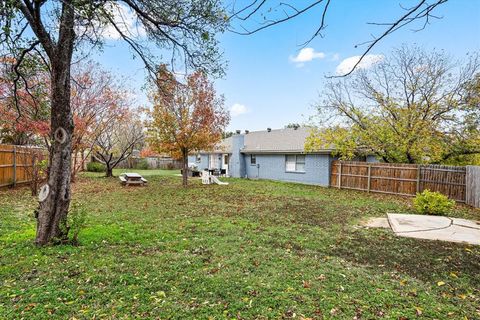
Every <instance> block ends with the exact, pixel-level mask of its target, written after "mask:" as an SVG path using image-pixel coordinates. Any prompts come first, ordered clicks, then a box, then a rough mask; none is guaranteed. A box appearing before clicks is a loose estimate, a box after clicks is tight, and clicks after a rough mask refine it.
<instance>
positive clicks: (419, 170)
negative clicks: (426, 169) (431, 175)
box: [417, 164, 422, 193]
mask: <svg viewBox="0 0 480 320" xmlns="http://www.w3.org/2000/svg"><path fill="white" fill-rule="evenodd" d="M421 171H422V165H420V164H419V165H418V167H417V193H418V192H420V174H421Z"/></svg>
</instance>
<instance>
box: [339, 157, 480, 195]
mask: <svg viewBox="0 0 480 320" xmlns="http://www.w3.org/2000/svg"><path fill="white" fill-rule="evenodd" d="M478 174H479V176H480V173H478ZM466 175H467V173H466V168H465V167H456V166H444V165H417V164H402V163H398V164H397V163H395V164H390V163H367V162H355V161H333V163H332V170H331V177H330V186H332V187H337V188H339V187H341V188H345V189H354V190H362V191H367V192H378V193H386V194H397V195H404V196H414V195H415V194H416V193H417V192H422V191H423V190H425V189H429V190H431V191H438V192H441V193H443V194H445V195H447V196H448V197H449V198H451V199H454V200H456V201H458V202H465V199H466V197H467V194H466V190H467V181H466ZM472 179H475V178H472ZM476 179H477V183H479V187H478V188H479V189H478V192H479V193H480V182H478V179H479V178H478V177H477V178H476Z"/></svg>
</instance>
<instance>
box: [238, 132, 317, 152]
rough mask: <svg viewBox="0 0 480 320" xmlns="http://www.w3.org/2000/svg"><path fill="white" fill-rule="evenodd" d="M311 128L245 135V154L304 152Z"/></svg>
mask: <svg viewBox="0 0 480 320" xmlns="http://www.w3.org/2000/svg"><path fill="white" fill-rule="evenodd" d="M310 131H311V130H310V128H307V127H299V128H297V129H295V128H285V129H276V130H271V131H270V132H269V131H268V130H266V131H254V132H250V133H248V134H245V142H244V143H245V147H244V148H243V149H242V152H244V153H278V152H281V153H288V152H292V153H293V152H304V150H305V141H306V139H307V137H308V136H309V135H310Z"/></svg>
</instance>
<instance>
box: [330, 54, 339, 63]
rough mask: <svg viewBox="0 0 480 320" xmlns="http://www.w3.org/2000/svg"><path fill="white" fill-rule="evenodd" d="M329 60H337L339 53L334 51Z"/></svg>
mask: <svg viewBox="0 0 480 320" xmlns="http://www.w3.org/2000/svg"><path fill="white" fill-rule="evenodd" d="M330 60H331V61H338V60H340V55H339V54H338V53H334V54H333V55H332V58H331V59H330Z"/></svg>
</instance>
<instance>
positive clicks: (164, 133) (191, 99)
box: [148, 66, 230, 186]
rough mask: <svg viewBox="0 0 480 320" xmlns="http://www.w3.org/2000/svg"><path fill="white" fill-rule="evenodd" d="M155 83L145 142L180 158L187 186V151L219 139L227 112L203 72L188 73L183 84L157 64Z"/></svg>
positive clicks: (209, 145) (204, 146) (210, 144)
mask: <svg viewBox="0 0 480 320" xmlns="http://www.w3.org/2000/svg"><path fill="white" fill-rule="evenodd" d="M157 86H158V91H157V92H156V93H155V95H154V106H153V110H152V111H151V112H150V116H151V119H150V120H149V121H148V127H149V143H150V146H151V147H152V148H153V149H154V150H155V151H157V152H160V153H162V152H165V153H168V154H170V155H171V156H172V157H174V158H177V159H181V160H182V163H183V186H187V183H188V175H187V171H188V154H189V153H190V152H193V151H200V150H209V149H212V148H213V147H214V146H215V144H216V143H218V142H219V141H220V140H221V139H222V133H223V131H224V130H225V127H226V126H227V125H228V123H229V121H230V115H229V113H228V112H227V111H226V110H225V109H224V99H223V97H218V96H217V95H216V92H215V89H214V88H213V84H212V83H211V82H210V81H209V80H208V78H207V76H206V75H205V73H203V72H200V71H196V72H194V73H192V74H191V75H188V76H187V77H186V83H185V84H184V83H181V82H180V81H178V80H177V79H176V78H175V76H174V75H173V74H172V73H171V72H169V71H168V70H167V68H166V67H165V66H160V68H159V72H158V75H157Z"/></svg>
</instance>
